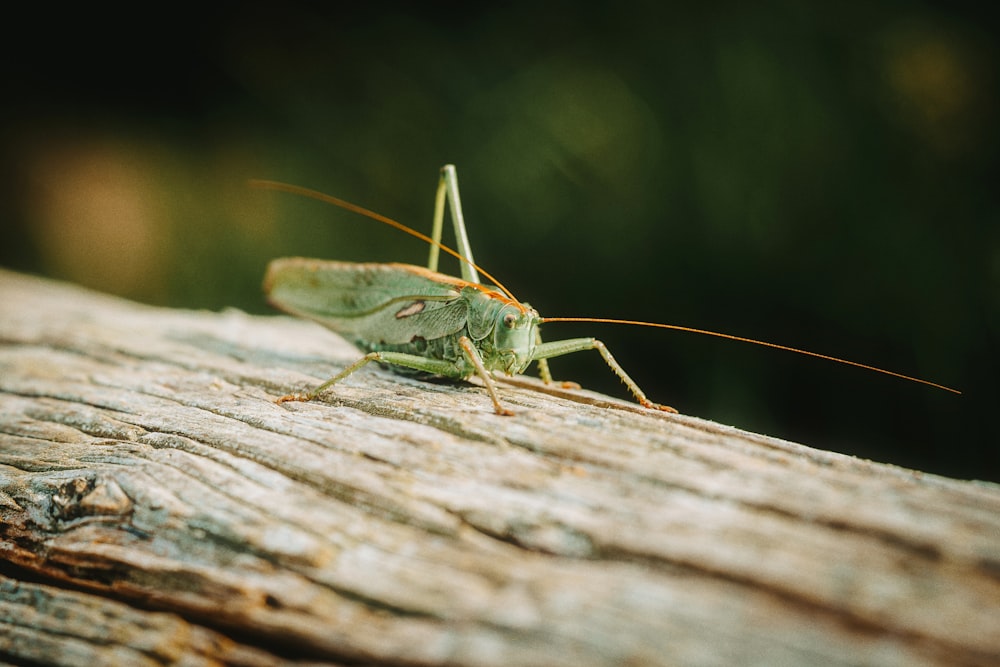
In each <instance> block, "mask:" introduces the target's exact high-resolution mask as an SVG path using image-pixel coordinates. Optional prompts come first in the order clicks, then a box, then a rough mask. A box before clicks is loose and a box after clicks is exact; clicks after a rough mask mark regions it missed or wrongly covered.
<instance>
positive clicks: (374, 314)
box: [251, 165, 960, 415]
mask: <svg viewBox="0 0 1000 667" xmlns="http://www.w3.org/2000/svg"><path fill="white" fill-rule="evenodd" d="M251 184H252V185H254V186H257V187H262V188H267V189H273V190H281V191H284V192H289V193H293V194H299V195H305V196H308V197H312V198H314V199H318V200H320V201H324V202H327V203H331V204H334V205H336V206H339V207H341V208H345V209H347V210H349V211H353V212H355V213H358V214H361V215H364V216H366V217H369V218H371V219H374V220H377V221H379V222H382V223H384V224H387V225H389V226H391V227H395V228H396V229H399V230H401V231H403V232H405V233H407V234H410V235H412V236H415V237H417V238H419V239H421V240H423V241H425V242H427V243H428V244H429V245H430V255H429V257H428V261H427V267H426V268H425V267H420V266H415V265H412V264H395V263H393V264H375V263H353V262H338V261H329V260H321V259H306V258H302V257H289V258H281V259H276V260H273V261H272V262H271V263H270V264H269V265H268V268H267V273H266V276H265V278H264V293H265V294H266V296H267V300H268V302H269V303H270V304H271V305H273V306H275V307H276V308H278V309H279V310H282V311H285V312H287V313H289V314H291V315H295V316H297V317H303V318H306V319H310V320H313V321H315V322H318V323H319V324H322V325H323V326H325V327H327V328H329V329H331V330H333V331H335V332H337V333H339V334H341V335H343V336H344V337H346V338H348V339H349V340H351V341H352V342H353V343H354V344H355V345H357V346H358V347H359V348H361V349H362V350H364V351H365V352H366V354H365V355H364V356H363V357H361V358H360V359H359V360H358V361H357V362H355V363H353V364H351V365H350V366H348V367H347V368H345V369H344V370H342V371H341V372H340V373H338V374H337V375H335V376H334V377H332V378H330V379H329V380H327V381H325V382H323V383H322V384H320V385H319V386H317V387H316V388H314V389H312V390H311V391H308V392H304V393H296V394H288V395H286V396H282V397H281V398H279V399H278V402H279V403H280V402H284V401H309V400H312V399H314V398H316V397H317V396H319V395H320V394H321V393H323V392H324V391H326V390H327V389H329V388H330V387H332V386H333V385H335V384H337V383H338V382H340V381H341V380H343V379H344V378H346V377H347V376H349V375H351V374H352V373H354V372H355V371H357V370H358V369H360V368H361V367H362V366H364V365H366V364H368V363H370V362H372V361H376V362H379V363H381V364H383V365H388V366H390V367H392V368H393V370H396V371H397V372H400V373H403V374H408V375H415V376H418V377H430V376H437V377H444V378H450V379H455V380H464V379H468V378H469V377H471V376H473V375H475V376H478V377H479V378H480V379H481V380H482V381H483V384H484V385H485V387H486V390H487V392H488V393H489V396H490V399H491V400H492V402H493V408H494V410H495V411H496V413H497V414H498V415H510V414H512V412H511V411H510V410H509V409H507V408H506V407H504V405H503V403H502V402H501V401H500V397H499V395H498V393H497V389H496V384H495V382H494V376H493V374H494V373H495V372H498V371H499V372H500V373H503V374H505V375H508V376H510V375H519V374H522V373H524V371H525V370H526V369H527V368H528V366H529V365H530V364H531V362H536V363H537V364H538V369H539V375H540V376H541V378H542V380H543V382H545V383H546V384H551V383H552V375H551V373H550V371H549V367H548V361H547V360H548V359H550V358H552V357H559V356H562V355H565V354H571V353H573V352H582V351H585V350H596V351H597V352H598V353H599V354H600V355H601V357H602V358H603V359H604V361H605V363H606V364H607V365H608V367H609V368H610V369H611V371H612V372H613V373H614V374H615V375H617V376H618V377H619V378H620V379H621V380H622V382H624V383H625V385H626V387H628V389H629V391H630V392H631V393H632V395H633V396H634V397H635V399H636V400H637V401H638V402H639V403H640V404H641V405H643V406H644V407H646V408H649V409H651V410H662V411H665V412H676V410H674V409H673V408H671V407H669V406H666V405H660V404H658V403H654V402H653V401H651V400H649V399H648V398H647V397H646V394H645V393H644V392H643V391H642V389H640V388H639V386H638V385H637V384H636V383H635V381H634V380H633V379H632V378H631V377H629V375H628V373H626V372H625V369H623V368H622V367H621V365H619V364H618V362H617V361H615V358H614V357H613V356H612V355H611V353H610V352H609V351H608V349H607V347H606V346H605V345H604V343H602V342H601V341H599V340H597V339H596V338H571V339H567V340H557V341H549V342H543V341H542V337H541V333H540V327H541V325H542V324H543V323H548V322H606V323H617V324H634V325H640V326H651V327H658V328H663V329H674V330H680V331H688V332H693V333H701V334H707V335H710V336H717V337H721V338H727V339H730V340H737V341H742V342H748V343H754V344H757V345H764V346H767V347H773V348H777V349H781V350H786V351H790V352H796V353H799V354H806V355H809V356H813V357H819V358H821V359H827V360H830V361H836V362H839V363H845V364H849V365H852V366H858V367H860V368H865V369H868V370H873V371H877V372H880V373H885V374H888V375H893V376H896V377H899V378H903V379H905V380H910V381H914V382H920V383H923V384H927V385H931V386H933V387H937V388H939V389H944V390H946V391H951V392H954V393H960V392H958V391H957V390H955V389H951V388H949V387H945V386H943V385H939V384H936V383H933V382H929V381H927V380H921V379H919V378H914V377H910V376H907V375H902V374H900V373H895V372H893V371H887V370H884V369H881V368H876V367H874V366H869V365H867V364H861V363H857V362H854V361H847V360H844V359H839V358H836V357H831V356H828V355H823V354H818V353H816V352H809V351H807V350H800V349H797V348H792V347H788V346H784V345H777V344H775V343H767V342H764V341H758V340H754V339H750V338H743V337H741V336H732V335H729V334H723V333H718V332H714V331H706V330H702V329H694V328H691V327H684V326H679V325H672V324H658V323H651V322H639V321H632V320H611V319H605V318H588V317H542V316H540V315H539V314H538V312H537V311H536V310H535V309H534V308H532V307H531V306H529V305H528V304H527V303H524V302H521V301H518V300H517V299H516V298H514V295H513V294H511V293H510V291H509V290H508V289H507V288H506V287H504V286H503V284H502V283H501V282H500V281H498V280H497V279H496V278H494V277H493V276H491V275H490V274H489V273H487V272H486V271H484V270H483V269H482V268H481V267H479V266H478V265H477V264H476V263H475V261H474V259H473V256H472V248H471V246H470V244H469V239H468V234H467V232H466V228H465V221H464V218H463V215H462V205H461V200H460V197H459V192H458V178H457V175H456V172H455V167H454V166H453V165H445V166H444V167H442V168H441V174H440V178H439V180H438V188H437V194H436V196H435V207H434V219H433V228H432V232H431V236H426V235H425V234H421V233H420V232H418V231H416V230H414V229H411V228H410V227H407V226H406V225H403V224H402V223H399V222H396V221H395V220H392V219H390V218H387V217H385V216H382V215H380V214H378V213H375V212H373V211H370V210H368V209H364V208H362V207H360V206H357V205H355V204H351V203H350V202H346V201H343V200H341V199H337V198H336V197H331V196H329V195H325V194H322V193H320V192H316V191H313V190H308V189H306V188H301V187H298V186H294V185H289V184H286V183H279V182H275V181H262V180H255V181H251ZM446 206H447V207H448V208H449V209H450V211H451V219H452V222H453V225H454V230H455V238H456V245H457V250H453V249H451V248H449V247H448V246H445V245H443V244H442V243H441V234H442V229H443V226H444V210H445V207H446ZM439 251H444V252H446V253H448V254H450V255H453V256H454V257H457V258H458V259H459V261H460V263H461V272H462V277H461V278H456V277H453V276H448V275H445V274H442V273H438V271H437V266H438V258H439ZM480 274H482V275H483V276H485V277H486V278H487V279H488V280H489V282H490V283H491V284H484V283H483V282H481V280H480V278H479V275H480Z"/></svg>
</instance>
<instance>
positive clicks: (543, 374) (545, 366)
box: [535, 329, 580, 389]
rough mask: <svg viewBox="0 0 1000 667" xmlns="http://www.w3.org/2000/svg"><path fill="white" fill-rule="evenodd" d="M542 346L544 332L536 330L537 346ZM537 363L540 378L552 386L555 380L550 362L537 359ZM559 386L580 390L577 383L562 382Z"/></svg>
mask: <svg viewBox="0 0 1000 667" xmlns="http://www.w3.org/2000/svg"><path fill="white" fill-rule="evenodd" d="M541 344H542V332H541V331H539V330H538V329H535V346H536V347H537V346H539V345H541ZM535 363H536V364H538V376H539V377H540V378H542V382H544V383H545V384H552V383H554V382H555V380H553V379H552V372H551V371H550V370H549V362H548V360H547V359H535ZM559 386H561V387H562V388H563V389H579V388H580V385H579V384H578V383H576V382H566V381H563V382H560V383H559Z"/></svg>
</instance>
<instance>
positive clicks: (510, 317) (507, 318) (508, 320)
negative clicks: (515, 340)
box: [503, 313, 517, 329]
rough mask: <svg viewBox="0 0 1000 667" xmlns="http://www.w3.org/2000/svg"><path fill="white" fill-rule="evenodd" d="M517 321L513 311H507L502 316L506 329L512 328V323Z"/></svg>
mask: <svg viewBox="0 0 1000 667" xmlns="http://www.w3.org/2000/svg"><path fill="white" fill-rule="evenodd" d="M516 322H517V315H515V314H514V313H507V314H506V315H504V316H503V325H504V326H505V327H507V328H508V329H513V328H514V324H515V323H516Z"/></svg>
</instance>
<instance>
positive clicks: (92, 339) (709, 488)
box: [0, 273, 1000, 667]
mask: <svg viewBox="0 0 1000 667" xmlns="http://www.w3.org/2000/svg"><path fill="white" fill-rule="evenodd" d="M357 358H358V353H357V351H356V350H354V349H353V348H352V347H351V346H349V345H347V344H346V343H345V342H343V341H342V340H340V339H339V338H337V337H336V336H335V335H333V334H331V333H329V332H327V331H325V330H323V329H321V328H320V327H318V326H316V325H314V324H310V323H307V322H302V321H296V320H293V319H289V318H284V317H253V316H249V315H246V314H244V313H241V312H223V313H208V312H187V311H175V310H165V309H157V308H151V307H146V306H141V305H137V304H134V303H129V302H126V301H122V300H119V299H115V298H111V297H106V296H102V295H99V294H94V293H91V292H87V291H85V290H82V289H78V288H75V287H71V286H66V285H61V284H57V283H52V282H48V281H43V280H40V279H35V278H28V277H23V276H19V275H16V274H10V273H0V518H2V524H0V561H2V563H3V565H0V655H3V656H6V657H7V658H8V659H14V660H21V661H34V662H38V663H43V664H66V665H76V664H88V665H89V664H107V663H119V664H217V663H227V664H247V665H256V664H274V663H280V662H299V661H301V662H310V663H315V664H337V663H347V664H353V663H359V662H363V663H374V664H416V665H443V664H449V665H513V664H525V665H527V664H537V665H581V664H589V665H621V664H664V665H678V664H692V665H694V664H703V665H730V664H762V665H793V664H794V665H802V664H831V665H838V664H844V665H848V664H851V665H856V664H879V665H906V666H908V667H909V666H912V665H945V664H947V665H961V664H984V665H985V664H991V663H992V664H996V662H997V661H1000V489H998V487H997V486H995V485H991V484H985V483H973V482H960V481H955V480H950V479H945V478H941V477H935V476H932V475H924V474H921V473H919V472H916V471H911V470H905V469H901V468H897V467H893V466H887V465H881V464H877V463H872V462H869V461H863V460H858V459H853V458H850V457H845V456H841V455H838V454H832V453H827V452H822V451H817V450H813V449H810V448H807V447H804V446H801V445H797V444H794V443H789V442H784V441H780V440H776V439H773V438H768V437H765V436H760V435H754V434H750V433H745V432H741V431H739V430H736V429H733V428H730V427H726V426H722V425H719V424H715V423H711V422H708V421H704V420H701V419H697V418H695V417H690V416H684V415H678V416H675V415H666V414H654V413H652V412H648V411H644V410H642V409H639V408H636V407H634V406H632V405H631V404H628V403H625V402H622V401H617V400H615V399H611V398H607V397H601V396H597V395H595V394H590V393H588V392H561V391H557V392H553V393H554V394H555V395H552V394H549V393H542V392H539V391H533V390H531V389H528V388H524V387H520V386H511V385H507V384H505V385H502V387H501V392H502V397H503V399H504V400H505V401H506V402H507V404H508V406H509V407H511V408H513V409H514V410H516V415H515V416H513V417H509V418H503V417H497V416H496V415H494V414H493V410H492V407H491V405H490V402H489V400H488V398H487V396H486V395H485V392H484V391H483V389H482V388H481V387H478V386H475V385H472V384H458V385H455V384H443V383H427V382H419V381H416V380H409V379H405V378H401V377H398V376H396V375H393V374H392V373H390V372H387V371H384V370H381V369H377V368H374V367H372V368H366V369H365V370H363V371H361V372H359V373H358V374H356V375H355V376H353V377H352V378H350V379H349V380H347V381H346V382H345V383H344V384H343V385H340V386H338V387H337V388H336V389H335V390H334V391H332V392H330V393H328V394H326V395H325V396H324V397H323V398H322V399H321V400H319V401H315V402H312V403H290V404H282V405H276V404H275V403H274V402H273V399H274V398H275V397H277V396H279V395H281V394H284V393H287V392H289V391H293V390H298V389H301V388H304V387H309V386H311V385H312V384H313V383H315V382H317V381H319V380H322V379H325V378H326V377H328V376H330V375H331V374H332V373H333V372H334V371H335V370H337V369H339V368H342V367H343V366H344V365H345V364H347V363H349V362H351V361H354V360H355V359H357ZM595 363H599V361H595ZM526 383H527V384H529V385H532V384H535V383H532V382H531V381H530V380H526ZM568 397H571V398H568ZM941 446H942V447H946V446H947V443H941Z"/></svg>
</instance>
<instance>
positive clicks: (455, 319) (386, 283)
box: [264, 257, 468, 344]
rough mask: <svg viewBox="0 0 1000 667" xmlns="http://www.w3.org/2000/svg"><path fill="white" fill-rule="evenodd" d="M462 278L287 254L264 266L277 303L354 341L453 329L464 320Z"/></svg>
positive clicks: (403, 338)
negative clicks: (287, 255)
mask: <svg viewBox="0 0 1000 667" xmlns="http://www.w3.org/2000/svg"><path fill="white" fill-rule="evenodd" d="M465 284H466V283H464V282H463V281H461V280H459V279H457V278H452V277H450V276H445V275H443V274H439V273H434V272H432V271H429V270H427V269H424V268H421V267H419V266H412V265H409V264H355V263H351V262H334V261H326V260H319V259H304V258H301V257H289V258H282V259H276V260H274V261H272V262H271V263H270V265H268V267H267V275H266V276H265V278H264V293H265V294H266V295H267V299H268V302H269V303H271V305H273V306H275V307H276V308H278V309H280V310H283V311H285V312H286V313H290V314H292V315H295V316H297V317H304V318H307V319H311V320H314V321H316V322H319V323H320V324H322V325H323V326H325V327H327V328H329V329H332V330H333V331H336V332H337V333H340V334H343V335H345V336H348V337H350V338H353V339H354V340H356V341H365V342H368V343H387V344H398V343H408V342H410V341H411V340H413V338H414V337H417V336H419V337H421V338H424V339H426V340H432V339H434V338H441V337H443V336H448V335H450V334H453V333H456V332H458V331H460V330H461V329H462V327H464V326H465V323H466V321H467V320H468V304H467V302H466V300H465V299H463V298H462V294H461V291H462V287H463V286H464V285H465Z"/></svg>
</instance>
